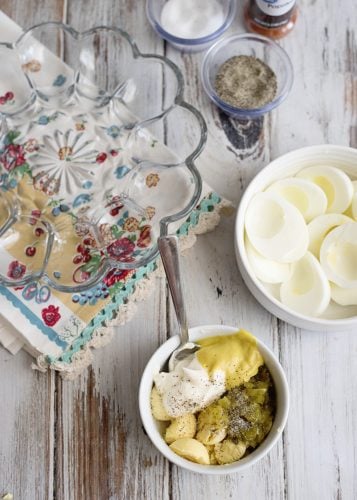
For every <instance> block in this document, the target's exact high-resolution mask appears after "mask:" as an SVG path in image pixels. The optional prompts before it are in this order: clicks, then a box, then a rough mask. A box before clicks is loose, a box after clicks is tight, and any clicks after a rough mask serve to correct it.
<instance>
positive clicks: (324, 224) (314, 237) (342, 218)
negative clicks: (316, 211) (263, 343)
mask: <svg viewBox="0 0 357 500" xmlns="http://www.w3.org/2000/svg"><path fill="white" fill-rule="evenodd" d="M347 222H352V219H351V218H350V217H347V216H346V215H343V214H324V215H320V216H319V217H316V219H314V220H312V221H311V222H310V224H308V226H307V230H308V232H309V251H310V252H311V253H313V254H314V255H315V257H317V258H318V259H319V258H320V248H321V245H322V242H323V240H324V239H325V237H326V235H327V234H328V233H329V232H330V231H332V229H334V228H335V227H338V226H341V225H342V224H346V223H347Z"/></svg>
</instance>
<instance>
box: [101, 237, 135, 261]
mask: <svg viewBox="0 0 357 500" xmlns="http://www.w3.org/2000/svg"><path fill="white" fill-rule="evenodd" d="M134 249H135V245H134V243H133V242H132V241H131V240H129V238H120V239H119V240H115V241H114V242H113V243H111V244H110V245H109V246H108V247H107V251H108V254H109V255H110V257H112V259H115V260H119V261H120V262H131V261H132V260H134V259H133V257H132V256H131V254H132V253H133V252H134Z"/></svg>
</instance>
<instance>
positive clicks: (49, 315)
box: [41, 304, 61, 326]
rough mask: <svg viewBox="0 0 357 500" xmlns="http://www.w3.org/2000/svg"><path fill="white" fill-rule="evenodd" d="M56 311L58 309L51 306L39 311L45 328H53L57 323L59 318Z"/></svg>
mask: <svg viewBox="0 0 357 500" xmlns="http://www.w3.org/2000/svg"><path fill="white" fill-rule="evenodd" d="M58 309H59V307H55V306H53V305H52V304H51V305H50V306H48V307H45V308H44V309H42V311H41V315H42V319H43V321H44V322H45V324H46V325H47V326H54V325H55V324H56V323H57V321H58V320H59V319H60V318H61V315H60V313H59V312H58Z"/></svg>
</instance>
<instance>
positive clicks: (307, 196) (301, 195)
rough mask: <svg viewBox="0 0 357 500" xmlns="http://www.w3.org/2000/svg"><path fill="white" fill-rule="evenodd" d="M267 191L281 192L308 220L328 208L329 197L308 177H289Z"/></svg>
mask: <svg viewBox="0 0 357 500" xmlns="http://www.w3.org/2000/svg"><path fill="white" fill-rule="evenodd" d="M266 191H267V192H273V193H276V194H279V195H280V196H282V197H283V198H285V199H286V200H287V201H288V202H290V203H292V204H293V205H295V207H296V208H297V209H298V210H299V211H300V212H301V214H302V216H303V217H304V219H305V220H306V222H310V221H311V220H312V219H313V218H314V217H317V216H318V215H321V214H324V213H325V212H326V209H327V197H326V195H325V193H324V191H323V190H322V189H321V188H320V187H319V186H318V185H317V184H314V183H313V182H311V181H308V180H306V179H298V178H296V177H287V178H286V179H281V180H279V181H277V182H274V184H272V185H271V186H269V187H268V189H266Z"/></svg>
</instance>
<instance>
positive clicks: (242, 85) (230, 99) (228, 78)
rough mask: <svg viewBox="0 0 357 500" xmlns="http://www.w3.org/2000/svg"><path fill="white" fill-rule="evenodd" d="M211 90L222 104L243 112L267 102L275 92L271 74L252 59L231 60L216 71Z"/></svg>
mask: <svg viewBox="0 0 357 500" xmlns="http://www.w3.org/2000/svg"><path fill="white" fill-rule="evenodd" d="M215 90H216V92H217V95H218V97H219V98H220V99H222V101H224V102H226V103H227V104H230V105H232V106H235V107H237V108H243V109H255V108H260V107H262V106H264V105H265V104H268V103H269V102H271V101H272V100H273V99H274V97H275V95H276V91H277V78H276V75H275V73H274V71H273V70H272V69H271V68H270V67H269V66H268V65H267V64H265V63H264V62H263V61H262V60H261V59H258V58H256V57H253V56H234V57H231V58H230V59H228V60H227V61H226V62H225V63H223V64H222V66H220V68H219V69H218V72H217V75H216V79H215Z"/></svg>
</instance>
